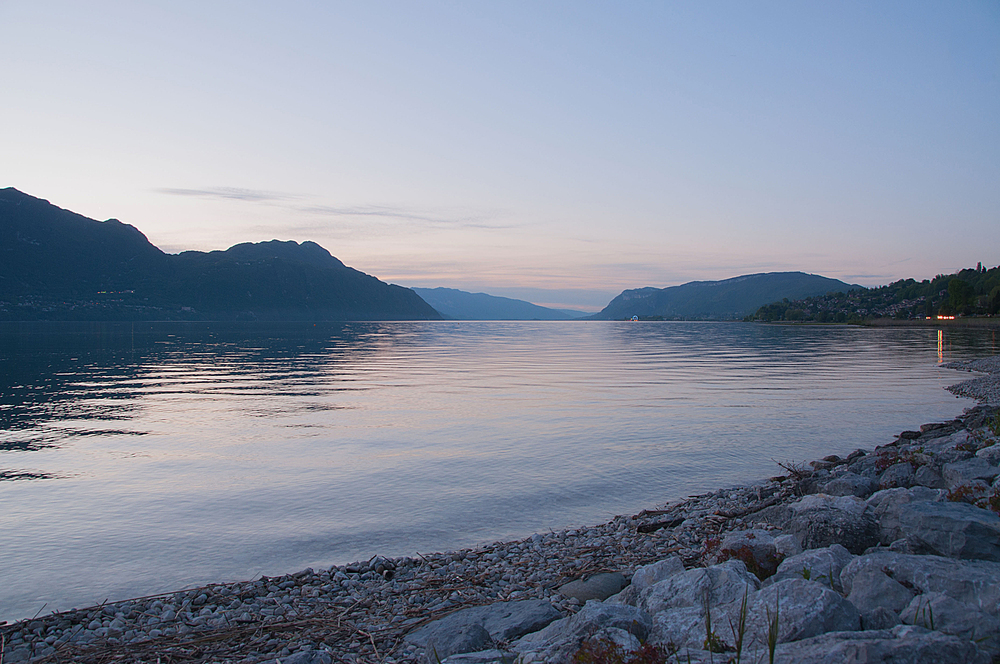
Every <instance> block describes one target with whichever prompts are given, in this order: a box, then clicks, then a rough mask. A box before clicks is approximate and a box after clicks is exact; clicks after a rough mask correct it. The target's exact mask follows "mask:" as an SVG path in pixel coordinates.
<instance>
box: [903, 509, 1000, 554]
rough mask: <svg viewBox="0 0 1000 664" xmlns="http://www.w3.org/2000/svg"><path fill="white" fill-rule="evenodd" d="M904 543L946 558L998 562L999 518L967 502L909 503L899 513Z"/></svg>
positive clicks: (999, 542) (999, 541)
mask: <svg viewBox="0 0 1000 664" xmlns="http://www.w3.org/2000/svg"><path fill="white" fill-rule="evenodd" d="M899 520H900V528H901V530H902V531H903V533H904V534H905V536H906V538H907V541H908V542H910V543H911V546H913V545H914V544H915V545H916V546H918V547H920V548H922V549H924V550H926V551H927V552H929V553H932V554H935V555H939V556H946V557H949V558H971V559H979V560H991V561H998V562H1000V516H997V515H996V514H994V513H993V512H990V511H988V510H984V509H981V508H979V507H975V506H974V505H969V504H967V503H953V502H941V503H911V504H909V505H905V506H903V508H902V510H901V512H900V517H899Z"/></svg>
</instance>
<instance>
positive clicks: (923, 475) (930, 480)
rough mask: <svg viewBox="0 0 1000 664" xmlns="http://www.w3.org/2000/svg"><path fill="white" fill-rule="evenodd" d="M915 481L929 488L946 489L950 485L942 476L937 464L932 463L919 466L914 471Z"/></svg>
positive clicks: (916, 483)
mask: <svg viewBox="0 0 1000 664" xmlns="http://www.w3.org/2000/svg"><path fill="white" fill-rule="evenodd" d="M913 483H914V484H915V485H918V486H923V487H927V488H928V489H946V488H947V487H948V484H947V483H946V482H945V481H944V478H943V477H942V476H941V471H940V470H939V469H938V468H937V466H932V465H927V466H920V467H919V468H917V470H916V472H915V473H913Z"/></svg>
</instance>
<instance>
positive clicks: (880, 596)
mask: <svg viewBox="0 0 1000 664" xmlns="http://www.w3.org/2000/svg"><path fill="white" fill-rule="evenodd" d="M914 595H916V592H915V591H913V590H911V589H910V588H907V587H906V586H904V585H903V584H901V583H900V582H899V581H896V580H895V579H893V578H891V577H890V576H889V575H888V574H886V573H885V571H884V570H881V569H875V568H873V567H868V568H865V569H863V570H861V571H860V572H858V573H857V574H856V575H855V576H854V582H853V583H852V584H851V594H850V595H848V596H847V600H848V601H849V602H850V603H851V604H853V605H854V606H855V607H857V609H858V611H860V612H861V613H863V614H868V613H871V612H873V611H875V610H876V609H880V608H882V609H886V610H887V611H892V612H893V613H895V614H899V612H900V611H902V610H903V609H905V608H906V607H907V606H908V605H909V603H910V601H911V600H912V599H913V597H914Z"/></svg>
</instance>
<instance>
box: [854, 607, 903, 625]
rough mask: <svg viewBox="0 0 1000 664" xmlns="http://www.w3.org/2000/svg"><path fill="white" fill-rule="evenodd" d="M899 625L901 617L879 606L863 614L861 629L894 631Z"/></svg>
mask: <svg viewBox="0 0 1000 664" xmlns="http://www.w3.org/2000/svg"><path fill="white" fill-rule="evenodd" d="M898 624H899V616H898V615H896V614H895V613H894V612H892V611H890V610H889V609H887V608H885V607H884V606H877V607H875V608H874V609H872V610H871V611H869V612H868V613H862V614H861V629H865V630H873V629H892V628H893V627H895V626H896V625H898Z"/></svg>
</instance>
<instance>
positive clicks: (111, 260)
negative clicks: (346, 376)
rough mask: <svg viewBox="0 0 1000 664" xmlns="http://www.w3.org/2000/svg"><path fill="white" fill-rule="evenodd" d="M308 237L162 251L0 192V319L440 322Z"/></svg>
mask: <svg viewBox="0 0 1000 664" xmlns="http://www.w3.org/2000/svg"><path fill="white" fill-rule="evenodd" d="M440 318H441V315H440V314H439V313H438V312H437V311H435V310H434V309H433V308H432V307H431V306H430V305H429V304H427V303H426V302H424V301H423V300H422V299H420V297H419V296H418V295H417V294H416V293H414V292H413V291H411V290H410V289H408V288H403V287H401V286H394V285H390V284H386V283H384V282H382V281H379V280H378V279H376V278H375V277H372V276H370V275H367V274H365V273H363V272H359V271H358V270H355V269H352V268H349V267H347V266H346V265H344V264H343V263H341V262H340V261H339V260H337V259H336V258H334V257H333V256H331V255H330V253H329V252H328V251H327V250H326V249H324V248H323V247H321V246H319V245H318V244H315V243H314V242H303V243H302V244H298V243H296V242H279V241H277V240H273V241H271V242H260V243H256V244H250V243H246V244H238V245H236V246H234V247H231V248H229V249H227V250H226V251H212V252H207V253H206V252H201V251H185V252H183V253H181V254H166V253H164V252H163V251H161V250H160V249H158V248H157V247H155V246H153V245H152V244H151V243H150V242H149V240H147V239H146V236H145V235H143V234H142V233H141V232H139V230H138V229H136V228H135V227H133V226H130V225H128V224H123V223H121V222H120V221H118V220H116V219H109V220H107V221H95V220H93V219H89V218H87V217H84V216H82V215H79V214H76V213H74V212H70V211H68V210H63V209H62V208H58V207H56V206H55V205H52V204H51V203H49V202H48V201H45V200H42V199H39V198H34V197H32V196H29V195H27V194H24V193H22V192H20V191H18V190H16V189H13V188H7V189H0V319H4V320H37V319H43V320H45V319H48V320H274V321H297V320H299V321H302V320H310V321H321V320H435V319H440Z"/></svg>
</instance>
